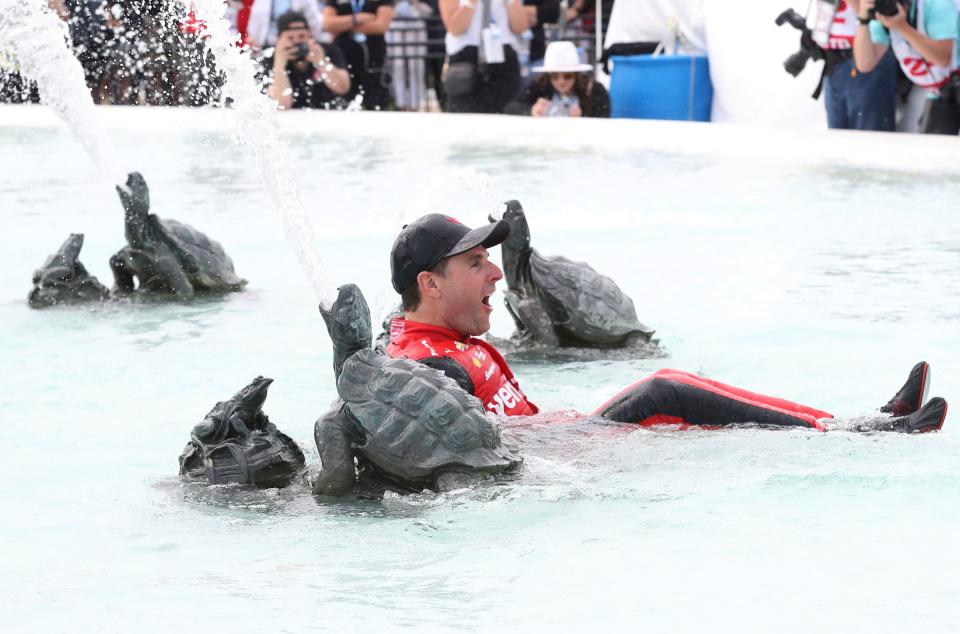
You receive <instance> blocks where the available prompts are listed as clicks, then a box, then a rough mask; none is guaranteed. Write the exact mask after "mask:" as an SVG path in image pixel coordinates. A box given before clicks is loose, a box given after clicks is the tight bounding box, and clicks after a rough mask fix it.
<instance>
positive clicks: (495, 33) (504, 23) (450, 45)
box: [440, 0, 528, 113]
mask: <svg viewBox="0 0 960 634" xmlns="http://www.w3.org/2000/svg"><path fill="white" fill-rule="evenodd" d="M440 17H441V18H443V25H444V26H445V27H446V28H447V37H446V45H447V69H446V75H445V77H444V89H445V91H446V93H447V95H446V96H447V104H446V106H447V107H446V110H447V111H448V112H486V113H498V112H503V109H504V107H505V106H506V105H507V103H509V101H510V100H511V99H512V98H513V96H514V95H516V93H517V91H518V90H519V89H520V61H519V57H518V55H517V52H518V48H519V43H518V42H517V36H518V35H520V34H521V33H523V32H524V31H526V30H527V26H528V24H527V15H526V13H524V10H523V5H521V4H520V2H519V0H440ZM481 42H485V43H486V45H485V46H484V45H482V44H481Z"/></svg>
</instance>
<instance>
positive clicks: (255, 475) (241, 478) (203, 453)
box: [180, 376, 306, 488]
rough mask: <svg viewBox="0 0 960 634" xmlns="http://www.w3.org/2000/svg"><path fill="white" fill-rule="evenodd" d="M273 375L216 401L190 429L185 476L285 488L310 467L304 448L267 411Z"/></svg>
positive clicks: (182, 467)
mask: <svg viewBox="0 0 960 634" xmlns="http://www.w3.org/2000/svg"><path fill="white" fill-rule="evenodd" d="M271 383H273V379H268V378H264V377H262V376H258V377H257V378H255V379H254V380H253V381H251V382H250V384H249V385H247V386H246V387H244V388H243V389H241V390H240V391H239V392H237V393H236V394H234V395H233V397H232V398H230V399H229V400H227V401H221V402H219V403H217V404H216V405H214V406H213V409H211V410H210V412H209V413H208V414H207V415H206V417H205V418H204V419H203V421H202V422H200V423H199V424H197V425H196V426H195V427H194V428H193V431H192V432H191V433H190V442H188V443H187V446H186V447H185V448H184V450H183V453H182V454H181V455H180V475H182V476H187V477H189V478H193V479H206V480H207V482H209V483H210V484H230V483H236V484H252V485H254V486H257V487H261V488H272V487H276V488H280V487H284V486H287V485H288V484H290V483H291V482H293V481H294V480H295V479H296V478H297V477H298V476H299V474H300V473H301V472H303V470H304V466H305V462H306V461H305V460H304V457H303V452H302V451H301V450H300V447H298V446H297V443H296V442H294V441H293V439H292V438H290V437H289V436H287V435H286V434H284V433H283V432H281V431H280V430H279V429H277V426H276V425H274V424H273V423H271V422H270V419H269V418H267V415H266V414H264V413H263V403H264V401H265V400H266V398H267V389H268V388H269V387H270V384H271Z"/></svg>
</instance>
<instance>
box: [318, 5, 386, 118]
mask: <svg viewBox="0 0 960 634" xmlns="http://www.w3.org/2000/svg"><path fill="white" fill-rule="evenodd" d="M392 20H393V0H329V1H328V3H327V6H326V7H324V9H323V28H324V29H325V30H326V31H327V33H330V34H331V35H333V36H334V40H333V43H334V44H336V45H337V46H338V47H339V48H340V50H341V51H343V55H344V57H346V59H347V69H348V70H349V71H350V81H351V82H352V85H353V94H352V95H351V97H352V96H354V95H357V94H359V95H362V105H363V109H364V110H385V109H386V108H387V106H388V105H389V103H390V93H389V86H390V73H388V72H386V70H385V69H384V65H385V64H386V61H387V42H386V40H385V39H384V37H383V35H384V33H386V32H387V29H389V28H390V22H391V21H392Z"/></svg>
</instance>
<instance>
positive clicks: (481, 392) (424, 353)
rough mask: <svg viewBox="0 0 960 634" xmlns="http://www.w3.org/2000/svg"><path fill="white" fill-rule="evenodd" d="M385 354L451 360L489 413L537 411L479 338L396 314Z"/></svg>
mask: <svg viewBox="0 0 960 634" xmlns="http://www.w3.org/2000/svg"><path fill="white" fill-rule="evenodd" d="M387 354H388V355H390V356H391V357H394V358H397V357H402V358H406V359H413V360H414V361H423V360H429V359H431V358H436V359H441V358H447V359H452V360H453V361H455V362H456V363H457V365H459V366H462V367H463V370H464V371H465V372H466V374H467V376H469V381H470V383H471V384H472V386H473V390H472V394H473V395H474V396H476V397H477V398H478V399H480V402H481V403H482V404H483V408H484V410H485V411H487V412H488V413H493V414H497V415H499V416H529V415H531V414H536V413H537V412H538V411H539V409H538V408H537V406H536V405H534V404H533V403H531V402H530V401H529V400H527V397H526V396H525V395H524V394H523V392H522V391H521V390H520V385H519V384H518V383H517V379H516V378H514V376H513V372H511V371H510V367H509V366H508V365H507V362H506V361H505V360H504V358H503V357H502V356H501V355H500V353H499V352H497V350H496V349H495V348H494V347H493V346H491V345H490V344H489V343H487V342H486V341H484V340H482V339H476V338H474V337H467V336H464V335H461V334H460V333H458V332H457V331H455V330H450V329H449V328H442V327H440V326H434V325H431V324H421V323H419V322H415V321H408V320H406V319H404V318H403V317H397V318H396V319H394V320H393V321H392V322H391V323H390V345H388V346H387ZM427 365H430V364H429V363H427ZM468 391H470V390H468Z"/></svg>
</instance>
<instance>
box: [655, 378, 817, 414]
mask: <svg viewBox="0 0 960 634" xmlns="http://www.w3.org/2000/svg"><path fill="white" fill-rule="evenodd" d="M654 376H663V377H668V378H669V377H682V379H681V380H683V381H684V382H687V383H689V384H691V385H697V384H699V385H701V386H702V387H703V388H704V389H712V390H713V391H715V392H717V393H722V394H726V395H728V396H730V397H731V398H739V399H742V400H746V401H750V402H751V403H763V404H765V405H770V406H771V407H775V408H777V409H781V410H783V411H785V412H796V413H801V414H809V415H810V416H813V417H814V418H833V414H831V413H830V412H825V411H823V410H822V409H817V408H815V407H809V406H807V405H801V404H800V403H795V402H793V401H788V400H787V399H783V398H777V397H775V396H768V395H766V394H760V393H758V392H751V391H749V390H745V389H743V388H741V387H736V386H733V385H728V384H726V383H721V382H720V381H714V380H712V379H708V378H706V377H702V376H698V375H696V374H691V373H689V372H684V371H682V370H673V369H669V368H665V369H663V370H658V371H657V372H655V373H654Z"/></svg>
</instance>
